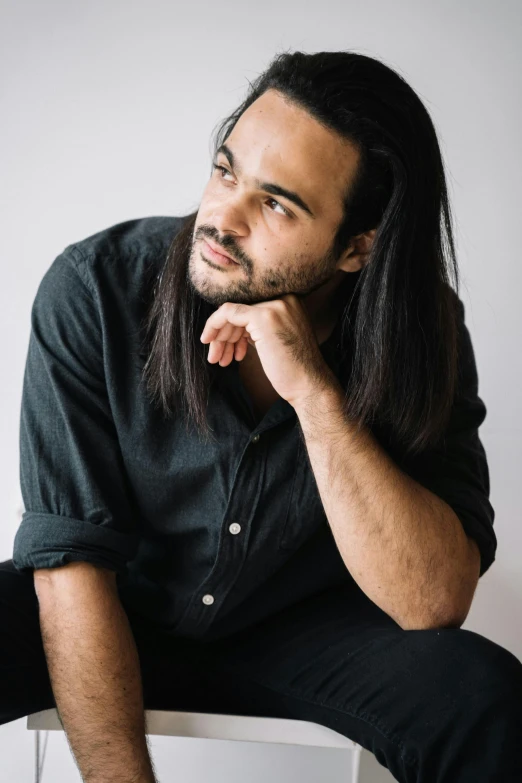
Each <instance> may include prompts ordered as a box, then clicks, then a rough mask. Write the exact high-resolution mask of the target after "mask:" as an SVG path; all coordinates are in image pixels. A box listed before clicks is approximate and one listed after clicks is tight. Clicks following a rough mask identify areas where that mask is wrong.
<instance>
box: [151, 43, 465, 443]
mask: <svg viewBox="0 0 522 783" xmlns="http://www.w3.org/2000/svg"><path fill="white" fill-rule="evenodd" d="M249 85H250V87H249V90H248V95H247V97H246V98H245V100H244V101H243V103H242V104H241V105H240V106H239V107H238V108H237V109H236V111H234V113H233V114H232V115H230V116H229V117H227V118H226V119H225V120H224V121H222V122H221V123H220V125H219V126H218V130H217V133H216V135H215V140H214V150H215V151H216V150H217V149H218V147H219V146H220V145H221V144H222V143H224V142H225V141H226V139H227V138H228V136H229V135H230V133H231V132H232V130H233V128H234V126H235V124H236V122H237V121H238V119H239V117H241V115H242V114H243V112H244V111H245V110H246V109H247V108H248V107H249V106H250V105H251V104H252V103H253V102H254V101H255V100H257V98H259V97H260V96H261V95H262V94H263V93H264V92H265V91H266V90H268V89H275V90H277V91H279V92H280V93H281V94H283V95H284V96H286V97H287V98H288V99H289V100H290V101H292V102H294V103H295V104H296V105H298V106H299V107H301V108H304V109H305V110H306V111H308V112H309V114H310V115H311V116H312V117H314V118H315V119H316V120H318V121H319V122H321V123H323V124H324V126H325V127H327V128H329V129H333V130H334V131H336V132H337V133H338V134H340V135H341V136H343V137H344V138H346V139H348V140H350V141H351V142H352V143H354V144H355V146H356V148H357V149H358V151H359V152H360V156H361V157H360V164H359V167H358V171H357V173H356V177H355V181H354V182H352V183H351V184H350V187H349V188H347V192H346V198H345V201H344V216H343V219H342V221H341V223H340V225H339V227H338V230H337V233H336V235H335V237H333V244H332V247H333V249H334V253H335V258H336V259H337V258H338V257H339V255H340V254H341V252H342V251H343V250H345V249H346V247H347V245H348V243H349V240H350V238H351V237H353V236H355V235H357V234H360V233H362V232H364V231H367V230H369V229H371V228H376V229H377V230H376V233H375V237H374V244H373V247H372V251H371V253H370V256H369V263H368V264H367V265H366V266H365V267H364V268H363V269H362V270H360V271H359V272H358V273H347V274H356V275H357V282H356V285H355V287H354V289H353V291H352V293H351V295H350V297H349V299H348V298H347V302H346V306H345V308H344V311H343V313H342V316H341V318H342V338H341V345H342V346H347V345H348V341H350V354H351V357H352V359H351V362H352V363H351V371H350V375H349V378H348V381H347V384H346V386H345V403H344V404H345V413H346V415H347V416H348V417H349V418H350V419H351V420H352V421H354V422H357V423H358V424H359V426H362V425H363V424H367V425H368V426H372V425H373V424H375V426H378V427H380V428H381V429H383V430H386V431H387V432H388V433H389V435H390V436H391V437H392V438H393V439H394V441H395V442H396V443H397V444H399V445H400V447H401V449H404V452H411V453H418V452H419V451H421V450H424V449H425V448H427V447H428V446H434V445H438V443H439V441H440V439H441V438H442V435H443V432H444V429H445V427H446V425H447V423H448V421H449V415H450V411H451V407H452V403H453V399H454V395H455V392H456V387H457V335H458V328H457V327H458V320H457V319H458V292H459V271H458V266H457V260H456V254H455V246H454V239H453V230H452V220H453V218H452V214H451V211H450V203H449V198H448V191H447V187H446V180H445V173H444V165H443V161H442V156H441V152H440V149H439V144H438V141H437V135H436V132H435V129H434V126H433V124H432V121H431V119H430V116H429V114H428V112H427V110H426V108H425V107H424V105H423V103H422V101H421V100H420V98H419V97H418V96H417V95H416V93H415V92H414V91H413V89H412V88H411V87H410V86H409V85H408V84H407V82H406V81H405V80H404V78H403V77H402V76H400V75H399V74H398V73H397V72H396V71H395V70H393V69H392V68H390V67H388V66H387V65H385V64H384V63H382V62H380V61H379V60H376V59H374V58H371V57H368V56H366V55H362V54H358V53H355V52H351V51H338V52H317V53H313V54H306V53H303V52H293V53H289V52H284V53H280V54H277V55H276V56H275V57H274V59H273V60H272V62H271V63H270V65H269V67H268V68H267V70H266V71H265V72H264V73H262V74H261V75H260V76H259V77H258V78H257V79H256V80H255V81H254V82H249ZM196 216H197V212H194V213H192V214H190V215H187V216H185V218H184V219H183V225H182V228H181V230H180V231H179V233H177V235H176V236H175V238H174V240H173V242H172V244H171V246H170V248H169V251H168V254H167V258H166V261H165V264H164V267H163V270H162V273H161V277H160V280H159V282H158V283H157V286H156V290H155V293H154V297H153V299H152V303H151V307H150V310H149V313H148V316H147V319H146V322H145V328H146V330H147V335H148V338H147V339H148V340H149V341H150V350H149V354H148V360H147V362H146V364H145V368H144V379H145V381H146V383H147V388H148V390H149V391H150V393H151V394H152V396H153V398H154V399H155V400H157V401H158V402H159V404H160V405H161V407H162V409H163V411H164V413H165V414H166V415H167V416H170V415H171V414H172V412H173V407H172V406H173V405H174V407H175V399H176V398H177V397H178V395H179V396H180V397H181V400H182V402H183V403H184V405H185V409H186V412H187V413H188V415H189V416H190V417H191V418H192V420H193V422H194V423H195V424H196V426H197V428H198V430H199V431H200V432H201V433H202V434H203V435H205V436H207V435H208V434H209V431H210V428H209V425H208V423H207V420H206V405H207V399H206V398H205V395H206V393H208V390H209V386H210V384H211V382H212V370H213V369H215V366H213V365H209V363H208V362H207V361H206V354H207V351H208V345H204V344H202V343H201V342H200V341H199V335H200V334H201V331H202V329H203V326H204V323H205V321H206V319H207V318H208V317H209V316H210V314H211V313H212V312H213V311H214V310H215V309H216V308H215V307H213V306H212V305H209V304H208V303H206V301H205V300H203V299H202V298H200V297H198V296H197V295H196V294H195V293H194V292H193V291H192V289H191V287H190V285H189V283H188V278H187V266H188V259H189V256H190V251H191V246H192V238H193V232H194V228H195V221H196ZM450 274H451V275H452V277H453V283H454V286H455V290H453V289H452V287H451V285H450V280H449V276H450ZM216 366H217V365H216Z"/></svg>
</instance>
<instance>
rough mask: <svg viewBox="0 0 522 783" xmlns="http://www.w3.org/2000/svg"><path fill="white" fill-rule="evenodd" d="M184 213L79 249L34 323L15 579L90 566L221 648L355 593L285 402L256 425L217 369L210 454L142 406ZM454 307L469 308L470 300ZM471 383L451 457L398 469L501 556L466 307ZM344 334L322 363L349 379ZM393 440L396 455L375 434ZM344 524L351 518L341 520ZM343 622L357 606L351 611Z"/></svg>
mask: <svg viewBox="0 0 522 783" xmlns="http://www.w3.org/2000/svg"><path fill="white" fill-rule="evenodd" d="M183 220H184V218H183V217H181V218H176V217H148V218H143V219H136V220H129V221H126V222H124V223H120V224H118V225H115V226H111V227H109V228H107V229H105V230H103V231H100V232H98V233H96V234H94V235H93V236H90V237H87V238H86V239H83V240H81V241H79V242H76V243H74V244H72V245H69V246H67V247H66V248H65V249H64V250H63V252H62V253H61V254H60V255H59V256H58V257H57V258H56V259H55V260H54V262H53V263H52V264H51V265H50V267H49V268H48V269H47V271H46V273H45V274H44V276H43V278H42V280H41V282H40V284H39V287H38V290H37V293H36V296H35V298H34V302H33V305H32V310H31V333H30V339H29V347H28V353H27V360H26V366H25V373H24V381H23V394H22V405H21V417H20V481H21V490H22V497H23V501H24V507H25V511H24V513H23V516H22V520H21V523H20V526H19V528H18V530H17V533H16V537H15V540H14V551H13V562H14V565H15V567H16V568H17V569H19V570H22V571H30V570H32V569H40V568H49V567H56V566H61V565H64V564H66V563H69V562H71V561H74V560H82V561H88V562H91V563H93V564H96V565H99V566H103V567H105V568H109V569H112V570H114V571H115V572H116V573H117V584H118V590H119V594H120V597H121V600H122V602H123V604H124V606H125V607H126V608H127V610H128V611H129V612H132V613H133V614H134V615H136V616H137V617H138V619H140V620H143V622H145V623H149V624H150V626H151V627H154V628H157V629H160V630H162V631H163V632H165V633H167V634H169V635H172V636H186V637H193V638H201V639H203V638H204V639H213V638H217V637H219V636H221V635H224V634H228V633H231V632H234V631H236V630H239V629H242V628H244V627H246V626H248V625H250V624H253V623H255V622H258V621H259V620H261V619H263V618H264V617H266V616H268V615H270V614H272V613H274V612H276V611H278V610H280V609H283V608H284V607H286V606H288V605H290V604H292V603H294V602H296V601H299V600H301V599H303V598H305V597H307V596H310V595H312V594H315V593H317V592H319V591H322V590H324V589H327V588H329V587H332V586H336V585H341V584H343V583H345V582H346V581H353V578H352V576H351V574H350V573H349V571H348V569H347V568H346V566H345V564H344V561H343V560H342V558H341V556H340V554H339V551H338V549H337V546H336V543H335V539H334V537H333V534H332V532H331V529H330V527H329V524H328V520H327V518H326V515H325V513H324V509H323V505H322V502H321V498H320V496H319V493H318V489H317V484H316V482H315V478H314V475H313V471H312V470H311V467H310V464H309V462H308V460H307V454H306V451H305V449H306V447H305V445H304V440H303V439H302V438H301V437H300V436H299V431H298V418H297V414H296V412H295V410H294V408H293V407H292V406H291V405H290V404H289V403H288V402H286V400H284V399H282V398H280V399H278V400H277V401H276V402H275V403H274V404H273V405H272V407H271V408H270V409H269V410H268V411H267V412H266V414H265V415H264V416H263V417H262V418H261V420H260V421H258V419H257V417H256V416H255V413H254V409H253V407H252V402H251V399H250V397H249V396H248V394H247V392H246V390H245V387H244V386H243V383H242V381H241V378H240V376H239V372H238V368H239V364H238V362H237V361H236V360H235V359H234V360H232V362H231V363H230V364H229V365H228V366H227V367H220V366H219V365H218V364H216V365H212V367H213V370H214V372H215V373H216V379H217V383H212V384H211V388H210V394H209V402H208V408H207V415H208V418H209V422H210V425H211V427H212V429H213V431H214V434H215V436H216V437H215V442H213V443H212V442H211V441H205V440H204V439H203V438H201V437H200V436H199V435H198V433H197V431H196V430H195V429H194V428H189V429H188V430H187V428H186V426H185V421H184V419H183V414H182V413H179V414H176V415H175V416H174V417H173V418H171V419H170V420H167V419H165V418H164V417H163V416H162V414H161V411H160V410H159V409H158V407H157V406H155V405H153V404H152V403H151V401H150V398H149V397H148V396H147V393H146V390H145V386H144V384H143V382H142V380H141V372H142V368H143V365H144V361H145V359H144V357H143V350H142V349H143V343H142V342H140V341H141V340H142V337H143V332H142V331H141V329H142V326H141V324H142V319H143V317H144V315H145V312H146V306H147V304H148V299H147V296H148V294H146V291H148V290H149V289H147V288H146V286H145V281H150V280H151V279H152V280H154V279H155V278H157V276H158V275H159V274H160V273H161V270H162V266H163V264H164V261H165V258H166V254H167V250H168V247H169V245H170V242H171V241H172V239H173V237H174V236H175V234H176V232H177V231H178V230H179V229H180V227H181V225H182V224H183ZM459 301H460V300H459ZM459 311H460V314H461V323H460V340H461V345H460V351H461V354H460V362H461V366H460V367H461V369H460V373H461V377H462V379H463V380H462V384H461V388H460V390H459V395H458V397H457V400H456V403H455V406H454V410H453V414H452V419H451V423H450V426H449V428H448V433H447V449H446V451H445V452H444V453H443V452H442V451H441V450H440V449H436V450H435V449H433V450H430V451H429V452H427V453H426V454H424V455H423V456H422V457H421V458H420V457H419V458H416V459H410V460H409V462H408V461H406V462H401V467H402V468H403V469H404V470H406V471H407V472H408V473H409V474H410V475H411V476H413V477H414V478H415V479H416V480H417V481H419V482H420V483H422V484H423V485H424V486H426V487H428V488H429V489H430V490H431V491H433V492H435V494H437V495H438V496H440V497H441V498H443V499H444V500H445V501H446V502H447V503H448V504H449V505H450V506H451V507H452V508H453V510H454V511H455V513H456V514H457V515H458V517H459V519H460V521H461V523H462V525H463V527H464V530H465V531H466V533H467V534H468V535H469V536H472V537H473V538H474V539H475V540H476V541H477V543H478V546H479V549H480V554H481V571H480V574H481V575H482V574H483V573H484V572H485V571H486V570H487V568H489V566H490V565H491V563H492V562H493V560H494V558H495V549H496V537H495V534H494V532H493V521H494V511H493V508H492V506H491V505H490V502H489V474H488V465H487V461H486V455H485V452H484V448H483V446H482V443H481V441H480V440H479V437H478V427H479V426H480V424H481V423H482V421H483V420H484V418H485V415H486V408H485V405H484V403H483V402H482V400H481V399H480V397H478V381H477V371H476V366H475V359H474V355H473V348H472V345H471V341H470V337H469V332H468V330H467V328H466V326H465V324H464V306H463V305H462V302H460V310H459ZM339 345H340V343H339V327H338V326H337V327H336V328H335V330H334V331H333V333H332V335H331V336H330V338H329V339H328V340H327V341H326V342H324V343H322V344H321V346H320V350H321V352H322V354H323V356H324V358H325V360H326V361H327V362H328V364H329V366H330V367H331V368H332V369H333V370H334V372H335V374H336V376H337V377H338V378H339V379H340V380H341V379H342V378H345V377H346V376H345V375H343V373H345V371H346V367H347V366H348V363H347V358H348V357H346V356H345V355H343V353H342V352H341V351H340V347H339ZM373 434H374V435H375V437H378V439H379V440H380V443H381V445H382V446H383V447H384V448H385V449H388V451H389V453H390V454H391V455H392V456H393V451H392V449H391V446H390V444H388V442H387V440H386V437H385V436H384V435H383V434H382V433H379V432H377V431H374V433H373ZM347 524H349V522H347ZM347 611H349V607H347Z"/></svg>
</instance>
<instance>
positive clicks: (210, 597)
mask: <svg viewBox="0 0 522 783" xmlns="http://www.w3.org/2000/svg"><path fill="white" fill-rule="evenodd" d="M203 603H204V604H207V606H210V604H213V603H214V596H213V595H208V594H207V595H204V596H203Z"/></svg>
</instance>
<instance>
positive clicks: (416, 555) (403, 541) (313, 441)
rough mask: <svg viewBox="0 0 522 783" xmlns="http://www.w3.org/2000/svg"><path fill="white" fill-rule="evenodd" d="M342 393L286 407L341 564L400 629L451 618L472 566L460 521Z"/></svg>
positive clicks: (463, 599) (461, 603)
mask: <svg viewBox="0 0 522 783" xmlns="http://www.w3.org/2000/svg"><path fill="white" fill-rule="evenodd" d="M342 402H343V392H342V389H341V387H339V389H331V390H330V389H328V390H327V391H325V392H323V393H322V394H318V395H316V396H315V397H314V398H309V399H308V400H305V401H303V402H302V403H300V404H298V405H295V406H294V407H295V409H296V413H297V415H298V418H299V423H300V426H301V429H302V431H303V435H304V438H305V442H306V449H307V452H308V457H309V460H310V465H311V468H312V470H313V473H314V476H315V479H316V482H317V487H318V489H319V494H320V496H321V500H322V502H323V507H324V510H325V514H326V517H327V519H328V523H329V525H330V527H331V530H332V534H333V536H334V538H335V541H336V544H337V547H338V549H339V552H340V554H341V557H342V558H343V560H344V562H345V564H346V567H347V569H348V570H349V571H350V573H351V575H352V576H353V578H354V579H355V581H356V582H357V583H358V585H359V586H360V587H361V589H362V590H363V591H364V592H365V593H366V595H368V597H369V598H370V599H371V600H372V601H373V602H374V603H376V604H377V605H378V606H379V607H380V608H381V609H383V610H384V611H385V612H386V613H387V614H389V615H390V616H391V617H392V618H393V619H394V620H395V621H396V622H397V623H398V624H399V625H400V626H401V627H402V628H404V629H421V628H432V627H443V626H446V625H448V626H451V625H457V626H458V625H459V624H461V623H462V622H463V620H464V619H465V615H466V614H467V611H468V610H469V606H470V604H471V600H472V598H473V592H472V588H471V587H470V585H472V584H473V581H474V580H473V574H471V573H470V571H471V570H472V569H473V570H474V568H475V566H476V560H475V561H472V559H471V554H470V541H469V539H468V537H467V536H466V534H465V532H464V530H463V528H462V525H461V523H460V520H459V519H458V517H457V516H456V514H455V513H454V512H453V510H452V509H451V508H450V507H449V506H448V504H447V503H445V502H444V501H443V500H441V498H439V497H437V496H436V495H434V494H433V493H432V492H430V491H429V490H427V489H426V488H425V487H423V486H421V485H420V484H419V483H418V482H416V481H414V480H413V479H412V478H411V477H410V476H408V475H407V474H405V473H404V472H403V471H401V470H400V468H399V467H398V466H397V464H396V463H395V462H394V461H393V460H392V459H391V457H390V456H389V455H388V454H387V453H386V452H385V451H384V449H383V448H382V447H381V446H380V444H379V443H378V442H377V440H376V439H375V438H374V437H373V435H372V434H371V432H370V431H369V430H368V429H367V428H361V431H360V433H358V432H357V431H356V425H355V424H354V423H353V422H351V421H350V420H349V419H348V418H347V416H346V415H345V414H344V413H343V411H342ZM477 576H478V574H477ZM473 590H474V588H473Z"/></svg>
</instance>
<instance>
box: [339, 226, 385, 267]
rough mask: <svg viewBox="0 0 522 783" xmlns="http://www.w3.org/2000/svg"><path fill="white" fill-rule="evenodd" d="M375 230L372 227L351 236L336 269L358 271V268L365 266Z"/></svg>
mask: <svg viewBox="0 0 522 783" xmlns="http://www.w3.org/2000/svg"><path fill="white" fill-rule="evenodd" d="M376 231H377V229H376V228H372V229H370V230H369V231H364V232H363V233H362V234H357V235H356V236H353V237H352V238H351V239H350V242H349V244H348V247H347V248H346V250H345V251H344V253H343V254H342V256H341V258H340V259H339V261H338V262H337V269H342V270H343V271H344V272H358V271H359V269H362V267H363V266H366V264H367V263H368V260H369V259H368V256H369V253H370V250H371V248H372V245H373V242H374V238H375V233H376Z"/></svg>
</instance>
